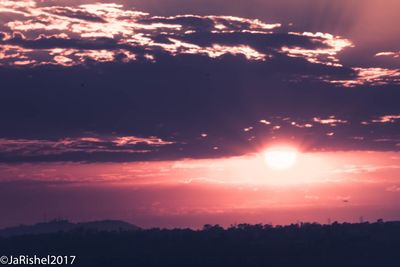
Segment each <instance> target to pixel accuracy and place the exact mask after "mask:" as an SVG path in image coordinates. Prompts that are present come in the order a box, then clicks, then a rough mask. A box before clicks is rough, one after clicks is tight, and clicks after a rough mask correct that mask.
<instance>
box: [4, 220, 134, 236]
mask: <svg viewBox="0 0 400 267" xmlns="http://www.w3.org/2000/svg"><path fill="white" fill-rule="evenodd" d="M76 230H84V231H99V232H119V231H135V230H140V227H138V226H136V225H133V224H130V223H127V222H123V221H116V220H105V221H93V222H81V223H72V222H69V221H68V220H52V221H49V222H42V223H37V224H33V225H19V226H15V227H9V228H4V229H1V230H0V236H3V237H9V236H20V235H39V234H47V233H58V232H70V231H76Z"/></svg>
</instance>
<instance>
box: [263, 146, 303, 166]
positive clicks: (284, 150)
mask: <svg viewBox="0 0 400 267" xmlns="http://www.w3.org/2000/svg"><path fill="white" fill-rule="evenodd" d="M264 156H265V162H266V163H267V165H268V166H269V167H270V168H271V169H274V170H287V169H290V168H291V167H293V166H294V165H295V164H296V161H297V150H296V149H294V148H291V147H271V148H269V149H268V150H267V151H265V153H264Z"/></svg>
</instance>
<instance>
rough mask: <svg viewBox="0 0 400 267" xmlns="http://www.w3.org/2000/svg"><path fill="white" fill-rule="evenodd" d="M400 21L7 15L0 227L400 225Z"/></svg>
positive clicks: (358, 14) (332, 11)
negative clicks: (56, 221) (63, 223)
mask: <svg viewBox="0 0 400 267" xmlns="http://www.w3.org/2000/svg"><path fill="white" fill-rule="evenodd" d="M398 10H400V2H399V1H397V0H381V1H377V0H329V1H328V0H283V1H273V0H247V1H240V0H231V1H227V0H213V1H212V0H205V1H185V0H131V1H128V0H125V1H112V0H111V2H99V1H90V0H82V1H80V0H68V1H67V0H65V1H64V0H60V1H55V0H37V1H34V0H25V1H18V0H15V1H12V0H0V125H1V126H0V214H1V215H2V216H1V219H0V227H4V226H11V225H16V224H20V223H33V222H38V221H43V220H49V219H53V218H66V219H70V220H72V221H88V220H100V219H121V220H125V221H128V222H131V223H135V224H137V225H139V226H143V227H168V228H171V227H193V228H197V227H201V226H202V225H203V224H206V223H211V224H216V223H219V224H221V225H224V226H227V225H230V224H233V223H240V222H247V223H272V224H287V223H295V222H298V221H316V222H320V223H327V222H329V221H335V220H337V221H348V222H358V221H359V220H360V219H361V217H362V219H363V220H370V221H374V220H377V219H379V218H383V219H385V220H400V104H399V103H400V45H399V44H400V37H399V36H400V27H399V24H400V19H399V17H398ZM282 149H283V150H285V152H284V153H281V152H282V151H281V150H282ZM287 151H289V152H287Z"/></svg>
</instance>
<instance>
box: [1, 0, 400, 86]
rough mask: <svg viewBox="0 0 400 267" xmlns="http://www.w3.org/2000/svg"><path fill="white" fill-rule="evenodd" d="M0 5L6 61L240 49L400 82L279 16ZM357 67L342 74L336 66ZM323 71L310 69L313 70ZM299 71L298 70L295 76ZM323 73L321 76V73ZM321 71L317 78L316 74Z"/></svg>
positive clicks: (339, 43) (62, 61) (330, 38)
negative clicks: (343, 56) (344, 57)
mask: <svg viewBox="0 0 400 267" xmlns="http://www.w3.org/2000/svg"><path fill="white" fill-rule="evenodd" d="M0 12H2V13H7V12H12V13H14V14H20V15H22V16H15V18H14V19H13V18H12V16H11V18H9V19H8V20H6V21H5V26H3V27H1V28H0V29H1V30H2V31H3V33H2V41H1V44H2V52H1V53H2V55H3V57H2V59H1V60H0V65H3V66H25V67H26V66H31V67H32V66H40V65H49V64H51V65H59V66H74V65H82V64H86V63H87V62H88V61H90V62H93V61H94V62H114V61H118V60H121V59H123V62H130V61H136V60H139V59H151V60H152V61H153V62H154V61H157V60H160V58H159V53H160V52H165V53H169V54H171V55H174V56H179V55H185V54H196V55H203V56H208V57H211V58H219V57H222V56H224V55H229V54H230V55H242V56H244V57H245V58H246V59H247V60H261V61H265V60H268V59H270V58H275V59H277V60H285V61H287V62H290V59H288V57H289V58H290V57H294V58H301V59H304V60H306V61H308V62H309V63H311V64H315V65H325V66H330V67H331V68H330V69H329V68H328V70H330V71H329V72H330V73H329V74H328V73H325V75H324V76H323V77H324V78H323V79H322V80H323V81H325V82H332V83H335V84H342V85H345V86H355V85H360V84H365V83H372V84H376V85H380V84H384V83H390V82H398V81H399V80H398V77H399V71H398V70H395V69H393V70H390V69H378V68H370V69H362V68H354V69H353V70H352V72H350V73H349V69H347V70H346V69H342V68H343V65H342V64H341V63H340V60H339V58H338V54H339V53H341V52H342V51H343V50H344V49H347V48H350V47H353V46H354V45H353V44H352V42H351V41H350V40H348V39H346V38H343V37H340V36H335V35H332V34H329V33H321V32H317V33H311V32H290V31H286V30H284V29H283V28H282V25H281V24H279V23H270V24H268V23H265V22H263V21H260V20H258V19H246V18H241V17H235V16H212V15H208V16H207V15H204V16H200V15H190V14H189V15H176V16H169V17H168V16H165V17H162V16H152V15H150V14H148V13H145V12H141V11H137V10H134V9H128V8H125V7H124V6H123V5H121V4H115V3H96V4H82V5H77V6H57V5H54V4H53V5H52V4H47V5H45V6H42V5H38V3H37V2H36V1H28V2H26V1H2V3H1V6H0ZM340 72H341V73H346V72H347V73H348V74H352V75H350V76H347V77H342V78H341V79H335V78H334V77H333V76H335V75H337V74H339V73H340ZM310 74H311V75H318V74H319V73H309V74H308V75H310ZM299 77H301V76H298V78H299ZM317 77H318V76H317ZM317 77H316V79H317Z"/></svg>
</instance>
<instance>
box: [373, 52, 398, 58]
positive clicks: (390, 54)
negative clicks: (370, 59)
mask: <svg viewBox="0 0 400 267" xmlns="http://www.w3.org/2000/svg"><path fill="white" fill-rule="evenodd" d="M375 56H376V57H392V58H400V51H398V52H379V53H376V54H375Z"/></svg>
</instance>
